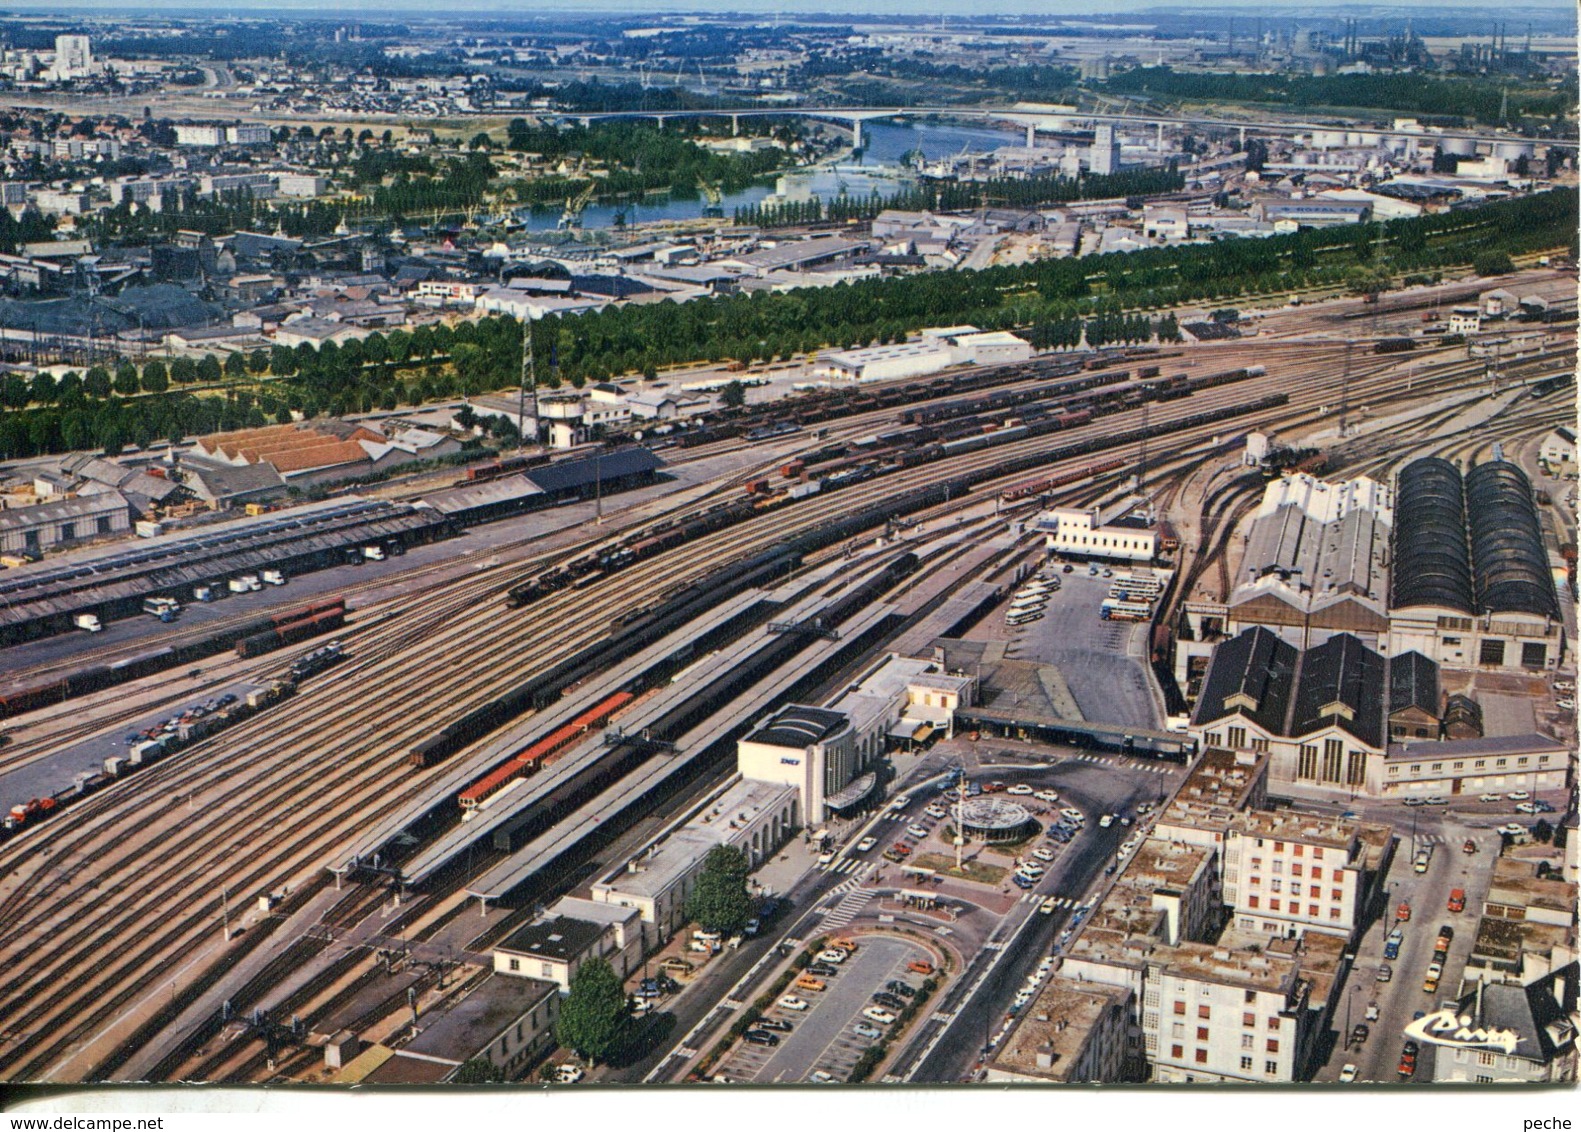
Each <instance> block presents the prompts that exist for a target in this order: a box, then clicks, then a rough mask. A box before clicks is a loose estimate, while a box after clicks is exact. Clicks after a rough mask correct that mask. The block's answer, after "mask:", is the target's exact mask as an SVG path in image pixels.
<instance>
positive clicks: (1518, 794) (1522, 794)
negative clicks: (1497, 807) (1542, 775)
mask: <svg viewBox="0 0 1581 1132" xmlns="http://www.w3.org/2000/svg"><path fill="white" fill-rule="evenodd" d="M1504 796H1505V797H1506V798H1508V799H1509V800H1510V801H1512V802H1524V801H1526V800H1527V799H1528V798H1530V797H1531V795H1530V794H1528V793H1527V792H1526V791H1524V790H1511V791H1510V792H1509V793H1508V794H1506V795H1504Z"/></svg>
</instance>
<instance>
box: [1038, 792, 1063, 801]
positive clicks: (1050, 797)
mask: <svg viewBox="0 0 1581 1132" xmlns="http://www.w3.org/2000/svg"><path fill="white" fill-rule="evenodd" d="M1033 797H1034V798H1036V799H1037V800H1038V801H1040V802H1058V801H1059V795H1058V794H1056V793H1055V792H1054V791H1052V790H1039V791H1038V792H1037V793H1036V794H1034V795H1033Z"/></svg>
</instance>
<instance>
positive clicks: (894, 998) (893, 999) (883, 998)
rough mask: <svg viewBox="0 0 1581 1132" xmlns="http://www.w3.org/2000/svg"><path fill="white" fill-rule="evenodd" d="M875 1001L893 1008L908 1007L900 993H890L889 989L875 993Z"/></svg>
mask: <svg viewBox="0 0 1581 1132" xmlns="http://www.w3.org/2000/svg"><path fill="white" fill-rule="evenodd" d="M873 1001H874V1002H876V1003H878V1005H880V1006H887V1007H889V1008H890V1009H891V1010H904V1009H905V1008H906V1003H905V1000H904V999H902V998H901V997H900V996H899V995H895V994H890V993H889V992H888V991H879V992H878V993H877V994H875V995H873Z"/></svg>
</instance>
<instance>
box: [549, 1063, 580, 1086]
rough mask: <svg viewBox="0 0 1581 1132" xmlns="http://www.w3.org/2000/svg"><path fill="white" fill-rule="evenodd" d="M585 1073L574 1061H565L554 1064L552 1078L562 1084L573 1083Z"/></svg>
mask: <svg viewBox="0 0 1581 1132" xmlns="http://www.w3.org/2000/svg"><path fill="white" fill-rule="evenodd" d="M585 1075H586V1074H585V1072H584V1070H583V1069H582V1067H581V1066H580V1065H578V1064H577V1063H576V1062H574V1061H567V1062H565V1063H564V1064H562V1065H559V1066H556V1067H555V1071H554V1079H555V1080H556V1081H558V1082H560V1084H562V1085H574V1084H576V1083H577V1082H578V1081H580V1080H581V1079H582V1078H583V1077H584V1076H585Z"/></svg>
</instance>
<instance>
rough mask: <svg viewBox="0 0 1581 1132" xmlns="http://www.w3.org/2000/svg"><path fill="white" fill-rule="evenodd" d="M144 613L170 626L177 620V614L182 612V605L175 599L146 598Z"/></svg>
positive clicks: (144, 600)
mask: <svg viewBox="0 0 1581 1132" xmlns="http://www.w3.org/2000/svg"><path fill="white" fill-rule="evenodd" d="M143 612H144V613H146V614H148V615H149V616H150V617H157V618H159V620H161V621H163V622H165V623H166V624H169V623H170V622H171V621H174V620H175V619H176V614H178V613H180V612H181V604H180V603H179V602H177V601H176V599H175V598H173V597H145V598H144V599H143Z"/></svg>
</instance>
